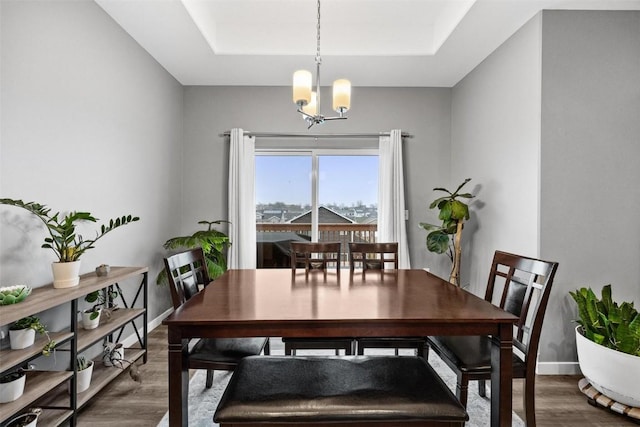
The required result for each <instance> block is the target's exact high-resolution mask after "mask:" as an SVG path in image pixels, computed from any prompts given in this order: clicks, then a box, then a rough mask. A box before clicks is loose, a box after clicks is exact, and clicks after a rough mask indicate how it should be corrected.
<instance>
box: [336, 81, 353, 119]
mask: <svg viewBox="0 0 640 427" xmlns="http://www.w3.org/2000/svg"><path fill="white" fill-rule="evenodd" d="M349 108H351V82H350V81H349V80H346V79H339V80H336V81H334V82H333V109H334V110H335V111H337V112H343V113H344V112H345V111H347V110H349Z"/></svg>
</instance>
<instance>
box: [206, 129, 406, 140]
mask: <svg viewBox="0 0 640 427" xmlns="http://www.w3.org/2000/svg"><path fill="white" fill-rule="evenodd" d="M230 135H231V131H229V130H228V131H225V132H224V133H221V134H220V135H218V136H222V137H226V136H230ZM244 135H246V136H254V137H256V138H313V139H323V138H345V139H346V138H379V137H381V136H390V135H391V134H390V133H389V132H380V133H277V132H249V131H244ZM402 137H403V138H413V135H411V134H409V133H406V132H402Z"/></svg>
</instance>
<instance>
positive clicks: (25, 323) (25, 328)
mask: <svg viewBox="0 0 640 427" xmlns="http://www.w3.org/2000/svg"><path fill="white" fill-rule="evenodd" d="M36 332H37V333H39V334H42V335H44V336H46V337H47V342H46V343H45V345H44V346H43V347H42V354H43V355H44V356H49V355H50V354H51V352H52V351H53V349H54V348H55V346H56V342H55V341H54V340H52V339H51V337H50V336H49V331H47V328H46V326H45V325H44V324H43V323H42V322H41V321H40V318H38V317H37V316H27V317H23V318H22V319H19V320H16V321H15V322H13V323H12V324H11V325H10V326H9V339H10V340H11V348H12V349H13V350H20V349H23V348H28V347H30V346H31V345H33V343H34V340H35V334H36Z"/></svg>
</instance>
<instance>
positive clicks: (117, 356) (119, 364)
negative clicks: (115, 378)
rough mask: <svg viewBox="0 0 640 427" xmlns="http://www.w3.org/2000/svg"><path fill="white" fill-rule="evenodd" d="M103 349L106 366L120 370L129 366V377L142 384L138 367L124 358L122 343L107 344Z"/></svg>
mask: <svg viewBox="0 0 640 427" xmlns="http://www.w3.org/2000/svg"><path fill="white" fill-rule="evenodd" d="M103 347H104V350H103V353H102V361H103V363H104V365H105V366H109V367H116V368H119V369H125V368H126V367H127V366H130V369H129V376H130V377H131V379H133V380H134V381H136V382H139V383H141V382H142V377H141V376H140V371H139V369H138V366H137V365H136V364H135V363H133V362H132V361H131V360H127V359H125V358H124V345H122V343H116V344H113V343H108V342H105V343H104V345H103Z"/></svg>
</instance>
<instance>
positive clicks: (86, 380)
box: [76, 361, 93, 393]
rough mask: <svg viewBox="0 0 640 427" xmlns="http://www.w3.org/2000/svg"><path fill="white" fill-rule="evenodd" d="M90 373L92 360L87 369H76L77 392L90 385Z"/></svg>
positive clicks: (84, 389)
mask: <svg viewBox="0 0 640 427" xmlns="http://www.w3.org/2000/svg"><path fill="white" fill-rule="evenodd" d="M91 374H93V361H92V362H91V364H90V365H89V367H88V368H87V369H83V370H82V371H78V377H77V378H76V380H77V383H76V384H77V385H76V389H77V391H78V393H82V392H83V391H87V390H88V389H89V386H90V385H91Z"/></svg>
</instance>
